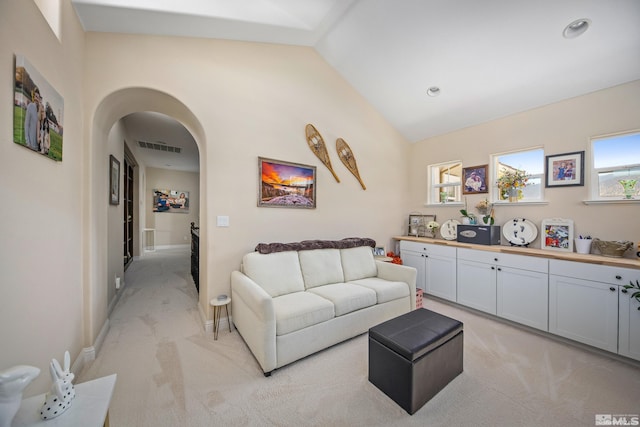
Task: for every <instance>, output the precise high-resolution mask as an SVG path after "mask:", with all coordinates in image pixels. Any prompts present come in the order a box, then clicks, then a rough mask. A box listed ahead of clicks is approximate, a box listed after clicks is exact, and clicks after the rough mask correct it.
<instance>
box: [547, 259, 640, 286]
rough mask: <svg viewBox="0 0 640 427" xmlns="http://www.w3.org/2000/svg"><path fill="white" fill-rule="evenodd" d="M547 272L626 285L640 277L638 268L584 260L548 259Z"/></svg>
mask: <svg viewBox="0 0 640 427" xmlns="http://www.w3.org/2000/svg"><path fill="white" fill-rule="evenodd" d="M549 274H554V275H557V276H564V277H575V278H577V279H583V280H592V281H595V282H604V283H612V284H615V285H628V284H629V282H630V281H631V280H634V281H635V280H636V279H640V270H635V269H633V268H621V267H612V266H609V265H597V264H589V263H586V262H574V261H560V260H555V259H552V260H549Z"/></svg>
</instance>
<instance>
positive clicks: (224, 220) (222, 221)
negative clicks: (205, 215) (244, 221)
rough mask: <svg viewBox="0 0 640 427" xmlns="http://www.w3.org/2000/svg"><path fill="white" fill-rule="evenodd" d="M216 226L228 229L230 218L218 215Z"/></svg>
mask: <svg viewBox="0 0 640 427" xmlns="http://www.w3.org/2000/svg"><path fill="white" fill-rule="evenodd" d="M216 225H217V226H218V227H228V226H229V217H228V216H226V215H218V217H217V219H216Z"/></svg>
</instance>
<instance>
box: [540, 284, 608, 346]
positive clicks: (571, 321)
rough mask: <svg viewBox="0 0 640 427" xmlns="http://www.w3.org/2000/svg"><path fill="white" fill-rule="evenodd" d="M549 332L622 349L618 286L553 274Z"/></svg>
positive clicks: (593, 344)
mask: <svg viewBox="0 0 640 427" xmlns="http://www.w3.org/2000/svg"><path fill="white" fill-rule="evenodd" d="M549 332H552V333H554V334H556V335H560V336H563V337H565V338H569V339H572V340H575V341H579V342H582V343H584V344H588V345H592V346H594V347H598V348H601V349H603V350H607V351H611V352H614V353H616V352H617V351H618V286H616V285H609V284H606V283H601V282H592V281H589V280H583V279H575V278H572V277H563V276H555V275H550V276H549Z"/></svg>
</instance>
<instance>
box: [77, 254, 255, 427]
mask: <svg viewBox="0 0 640 427" xmlns="http://www.w3.org/2000/svg"><path fill="white" fill-rule="evenodd" d="M189 263H190V252H189V248H176V249H165V250H158V251H157V252H149V253H145V256H144V257H143V258H141V259H136V260H135V261H134V262H133V263H132V264H131V266H130V267H129V269H128V270H127V272H126V274H125V281H126V286H125V288H124V290H123V291H122V292H123V294H122V296H121V298H120V301H118V303H117V304H116V307H115V308H114V310H113V312H112V313H111V316H110V329H109V332H108V333H107V336H106V338H105V341H104V344H103V346H102V348H101V349H100V351H99V353H98V354H97V357H96V360H95V361H94V362H92V363H91V364H90V365H88V366H87V367H85V369H84V370H83V371H82V372H81V374H80V375H79V376H78V378H77V380H76V383H80V382H84V381H89V380H91V379H94V378H98V377H102V376H105V375H110V374H113V373H116V374H118V378H117V382H116V387H115V391H114V394H113V398H112V401H111V407H110V420H111V423H112V425H114V426H151V425H153V426H163V425H165V426H175V425H206V424H207V422H206V421H205V420H204V419H203V420H201V421H202V424H200V423H199V422H198V421H197V420H198V417H199V416H203V417H206V419H208V418H209V417H210V415H211V414H210V412H209V411H208V410H207V408H206V406H207V404H206V402H205V401H203V399H205V400H206V399H207V393H206V389H209V388H211V384H213V383H215V380H214V376H215V375H216V373H215V372H214V371H215V370H216V367H217V366H219V364H218V363H216V359H217V358H218V357H220V355H219V354H218V355H217V354H215V352H214V349H217V350H218V352H220V350H221V349H222V350H223V352H224V354H233V350H231V349H227V348H224V347H225V343H224V341H225V340H224V339H223V338H227V339H228V338H229V337H230V334H229V332H228V329H225V330H224V331H223V332H221V334H220V337H219V340H218V341H215V343H214V340H213V334H210V333H209V334H207V333H205V332H204V330H203V327H202V321H201V319H200V315H199V313H198V307H197V298H198V296H197V293H196V289H195V286H194V284H193V279H192V278H191V275H190V264H189ZM225 332H226V333H225ZM234 335H237V334H234ZM232 341H233V344H234V347H236V348H237V349H239V350H242V352H243V355H242V356H243V357H245V358H246V357H250V355H249V354H248V353H247V352H246V349H244V348H243V347H242V346H241V345H242V344H243V343H242V341H241V340H237V339H235V340H232ZM238 341H239V342H238ZM238 344H240V345H238ZM217 375H218V376H219V374H217ZM190 405H194V406H197V407H198V408H199V409H204V411H203V410H194V408H189V406H190ZM187 412H188V414H187Z"/></svg>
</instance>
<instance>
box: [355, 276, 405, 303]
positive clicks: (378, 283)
mask: <svg viewBox="0 0 640 427" xmlns="http://www.w3.org/2000/svg"><path fill="white" fill-rule="evenodd" d="M350 283H355V284H356V285H359V286H364V287H365V288H369V289H372V290H373V291H375V293H376V295H377V297H378V304H383V303H385V302H389V301H393V300H396V299H401V298H406V297H408V296H409V285H407V284H406V283H404V282H392V281H390V280H385V279H380V278H378V277H369V278H366V279H360V280H354V281H353V282H350Z"/></svg>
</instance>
